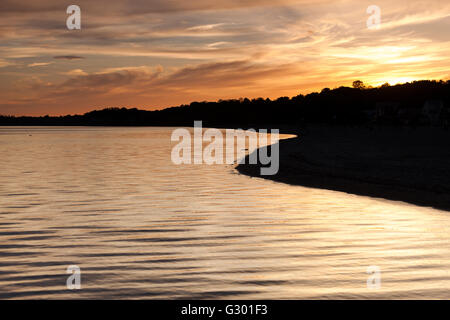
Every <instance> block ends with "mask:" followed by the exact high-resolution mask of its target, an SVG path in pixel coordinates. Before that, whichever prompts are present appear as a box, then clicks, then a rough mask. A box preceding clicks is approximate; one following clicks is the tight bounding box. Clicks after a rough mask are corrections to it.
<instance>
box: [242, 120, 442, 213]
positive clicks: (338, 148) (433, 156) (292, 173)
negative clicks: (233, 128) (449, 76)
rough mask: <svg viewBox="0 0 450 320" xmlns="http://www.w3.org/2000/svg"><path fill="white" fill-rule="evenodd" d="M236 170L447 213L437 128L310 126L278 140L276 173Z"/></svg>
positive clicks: (245, 168)
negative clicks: (278, 151)
mask: <svg viewBox="0 0 450 320" xmlns="http://www.w3.org/2000/svg"><path fill="white" fill-rule="evenodd" d="M296 134H298V133H297V132H296ZM246 163H248V161H246ZM236 169H237V170H238V172H240V173H242V174H246V175H250V176H253V177H261V178H265V179H271V180H274V181H278V182H284V183H288V184H292V185H301V186H306V187H312V188H321V189H329V190H335V191H343V192H347V193H351V194H357V195H363V196H370V197H376V198H385V199H388V200H396V201H405V202H408V203H411V204H415V205H420V206H427V207H434V208H436V209H441V210H447V211H450V132H449V131H448V130H444V129H441V128H416V129H413V128H386V127H384V128H372V129H371V128H350V127H312V128H308V129H307V130H302V131H301V132H300V133H299V134H298V137H296V138H292V139H287V140H281V141H280V170H279V172H278V173H277V174H276V175H274V176H260V170H259V165H248V164H242V165H239V166H238V167H237V168H236Z"/></svg>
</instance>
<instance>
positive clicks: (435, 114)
mask: <svg viewBox="0 0 450 320" xmlns="http://www.w3.org/2000/svg"><path fill="white" fill-rule="evenodd" d="M443 111H444V102H443V101H442V100H427V101H426V102H425V104H424V105H423V108H422V116H423V118H424V120H425V122H427V123H429V124H431V125H438V124H439V123H440V120H441V115H442V114H443Z"/></svg>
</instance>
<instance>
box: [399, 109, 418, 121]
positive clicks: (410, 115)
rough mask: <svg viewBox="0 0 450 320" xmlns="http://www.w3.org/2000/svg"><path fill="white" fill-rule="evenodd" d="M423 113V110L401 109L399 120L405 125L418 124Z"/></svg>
mask: <svg viewBox="0 0 450 320" xmlns="http://www.w3.org/2000/svg"><path fill="white" fill-rule="evenodd" d="M421 113H422V109H421V108H400V109H399V110H398V120H399V121H400V123H401V124H404V125H414V124H418V123H419V121H420V116H421Z"/></svg>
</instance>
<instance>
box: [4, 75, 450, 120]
mask: <svg viewBox="0 0 450 320" xmlns="http://www.w3.org/2000/svg"><path fill="white" fill-rule="evenodd" d="M449 105H450V81H415V82H412V83H406V84H401V85H395V86H389V85H387V84H386V85H383V86H381V87H377V88H365V87H364V85H363V84H362V83H361V82H358V81H355V83H354V87H353V88H349V87H340V88H336V89H329V88H325V89H323V90H322V91H321V92H320V93H317V92H314V93H310V94H307V95H301V94H300V95H297V96H295V97H292V98H288V97H281V98H278V99H276V100H270V99H263V98H258V99H252V100H250V99H247V98H245V99H244V98H241V99H234V100H219V101H217V102H192V103H191V104H189V105H181V106H179V107H172V108H167V109H163V110H156V111H146V110H138V109H136V108H133V109H127V108H106V109H103V110H94V111H91V112H88V113H85V114H83V115H66V116H41V117H27V116H21V117H15V116H7V115H3V116H0V125H4V126H14V125H19V126H33V125H37V126H192V125H193V122H194V121H195V120H202V121H203V125H204V126H205V127H206V126H207V127H220V128H226V127H229V128H235V127H242V128H280V127H285V126H289V127H296V128H302V127H303V126H304V125H305V124H327V125H330V126H334V125H345V126H348V125H350V126H353V125H392V126H400V125H408V126H421V125H439V126H447V127H448V125H449V112H448V107H449Z"/></svg>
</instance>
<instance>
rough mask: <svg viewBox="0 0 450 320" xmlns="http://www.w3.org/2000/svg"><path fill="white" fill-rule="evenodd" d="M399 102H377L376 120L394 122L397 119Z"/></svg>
mask: <svg viewBox="0 0 450 320" xmlns="http://www.w3.org/2000/svg"><path fill="white" fill-rule="evenodd" d="M399 109H400V104H399V103H397V102H377V103H376V105H375V116H376V120H377V122H394V121H396V119H397V115H398V111H399Z"/></svg>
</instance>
